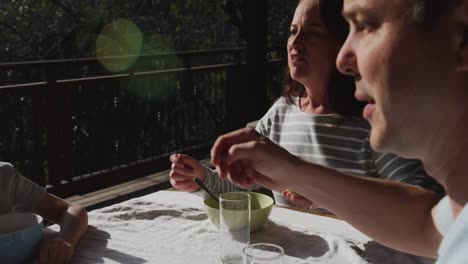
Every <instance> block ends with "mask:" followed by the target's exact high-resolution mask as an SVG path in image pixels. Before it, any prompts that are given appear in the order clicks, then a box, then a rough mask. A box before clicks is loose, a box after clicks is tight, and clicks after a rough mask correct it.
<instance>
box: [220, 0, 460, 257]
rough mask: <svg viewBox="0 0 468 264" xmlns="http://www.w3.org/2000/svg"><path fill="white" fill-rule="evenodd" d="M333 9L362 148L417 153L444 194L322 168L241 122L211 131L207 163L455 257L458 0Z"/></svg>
mask: <svg viewBox="0 0 468 264" xmlns="http://www.w3.org/2000/svg"><path fill="white" fill-rule="evenodd" d="M343 14H344V16H345V18H346V19H347V21H348V22H349V24H350V34H349V36H348V39H347V41H346V43H345V44H344V46H343V47H342V50H341V51H340V55H339V57H338V60H337V66H338V68H339V69H340V70H341V71H342V72H345V73H348V74H351V75H353V76H355V78H356V86H357V91H356V97H357V98H358V99H360V100H364V101H367V102H368V105H367V106H366V108H365V109H364V111H363V116H364V117H365V118H366V119H368V121H369V122H370V123H371V126H372V132H371V138H370V141H371V145H372V147H373V148H375V149H376V150H377V151H379V152H393V153H395V154H397V155H400V156H403V157H407V158H418V159H421V160H422V162H423V164H424V166H425V169H426V171H427V172H428V173H429V175H431V176H433V177H435V178H436V179H437V180H438V181H439V182H441V183H442V184H443V185H444V186H445V188H446V190H447V193H448V197H446V198H444V199H443V200H442V201H441V202H440V203H439V204H438V199H437V198H436V197H434V196H433V195H432V194H430V193H429V192H427V191H424V190H422V189H419V188H416V187H412V186H408V185H404V184H398V183H392V182H386V181H382V180H372V179H364V178H357V177H349V176H348V177H342V176H341V175H339V174H336V175H334V176H330V175H331V174H330V172H328V177H323V175H324V174H323V173H322V172H323V171H325V170H327V171H328V170H329V169H327V168H323V167H320V166H317V165H314V164H309V163H306V162H304V161H302V160H300V159H298V158H295V157H294V156H292V155H290V154H289V153H287V152H286V151H285V150H284V149H281V148H279V147H278V146H275V145H274V144H272V143H271V142H270V141H269V140H267V139H265V138H264V137H261V136H260V135H258V134H257V133H255V132H254V131H252V130H248V129H243V130H239V131H235V132H232V133H230V134H227V135H225V136H222V137H220V138H219V139H218V140H217V142H216V143H215V145H214V146H213V149H212V161H213V164H214V165H215V166H216V167H217V169H218V170H219V171H220V176H221V177H228V178H229V179H230V180H231V181H234V182H237V183H238V184H241V185H244V186H248V185H251V184H253V183H255V182H256V183H258V184H261V185H265V186H268V185H279V186H282V187H283V188H292V189H294V190H295V191H297V192H298V193H300V194H302V195H303V196H305V197H306V198H308V199H310V200H312V201H314V202H316V203H317V204H319V205H321V206H322V207H325V208H327V209H329V210H330V211H332V212H334V213H335V214H337V215H339V216H340V217H341V218H343V219H344V220H346V221H348V222H349V223H350V224H352V225H354V226H355V227H356V228H358V229H360V230H361V231H362V232H363V233H366V234H367V235H369V236H370V237H372V238H374V239H375V240H377V241H380V242H381V243H383V244H386V245H388V246H390V247H393V248H396V249H399V250H402V251H406V252H410V253H413V254H418V255H424V256H429V257H433V258H437V257H438V263H465V262H466V257H465V256H463V255H464V254H467V253H465V252H468V240H467V239H468V237H467V234H468V208H465V209H463V208H464V207H466V206H465V204H466V202H467V201H468V192H467V191H466V190H467V188H468V176H467V175H465V173H466V171H467V170H468V146H467V145H468V138H467V136H466V135H467V134H468V122H466V120H468V103H466V102H467V101H468V100H467V99H468V89H467V88H468V0H387V1H381V0H345V2H344V10H343ZM287 175H294V176H295V177H287ZM304 175H308V177H307V176H304ZM310 175H314V176H313V177H311V176H310ZM351 199H352V201H350V200H351ZM344 201H346V202H344ZM396 212H398V213H396ZM436 226H437V227H436ZM441 233H442V234H444V237H443V241H442V236H443V235H441ZM441 241H442V243H441ZM438 250H439V251H438Z"/></svg>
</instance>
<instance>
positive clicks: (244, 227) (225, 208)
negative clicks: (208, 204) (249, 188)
mask: <svg viewBox="0 0 468 264" xmlns="http://www.w3.org/2000/svg"><path fill="white" fill-rule="evenodd" d="M219 231H220V236H221V263H223V264H242V262H243V256H242V250H243V249H244V248H245V247H246V246H247V245H249V243H250V195H249V194H247V193H243V192H229V193H223V194H221V195H220V196H219Z"/></svg>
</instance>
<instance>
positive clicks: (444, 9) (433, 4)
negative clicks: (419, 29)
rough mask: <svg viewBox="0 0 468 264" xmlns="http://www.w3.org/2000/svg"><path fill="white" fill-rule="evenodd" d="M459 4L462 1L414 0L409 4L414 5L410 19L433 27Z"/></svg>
mask: <svg viewBox="0 0 468 264" xmlns="http://www.w3.org/2000/svg"><path fill="white" fill-rule="evenodd" d="M459 3H460V0H413V1H411V2H409V4H411V5H412V7H411V8H409V10H410V12H411V13H410V19H411V21H412V22H415V23H418V24H422V25H425V26H428V27H432V26H434V24H436V23H437V22H438V21H439V20H440V18H442V17H443V16H446V15H448V14H449V13H450V12H451V11H452V10H453V9H454V8H455V7H456V6H457V5H458V4H459Z"/></svg>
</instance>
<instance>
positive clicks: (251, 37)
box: [244, 0, 268, 125]
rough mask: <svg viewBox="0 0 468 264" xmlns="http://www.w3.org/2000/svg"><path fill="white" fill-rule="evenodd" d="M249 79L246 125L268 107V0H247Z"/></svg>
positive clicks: (245, 97) (257, 117)
mask: <svg viewBox="0 0 468 264" xmlns="http://www.w3.org/2000/svg"><path fill="white" fill-rule="evenodd" d="M246 28H247V45H248V46H247V64H248V66H247V79H248V87H247V88H248V89H247V90H246V91H245V93H244V99H246V100H247V107H246V108H245V109H248V111H246V112H247V113H246V115H245V117H244V125H245V123H247V122H250V121H253V120H257V119H259V118H261V117H262V116H263V114H264V113H265V112H266V110H267V109H268V99H267V81H266V80H267V78H266V77H267V71H268V70H267V64H266V53H267V47H266V46H267V36H266V35H267V0H250V1H247V26H246Z"/></svg>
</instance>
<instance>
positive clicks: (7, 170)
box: [0, 162, 15, 182]
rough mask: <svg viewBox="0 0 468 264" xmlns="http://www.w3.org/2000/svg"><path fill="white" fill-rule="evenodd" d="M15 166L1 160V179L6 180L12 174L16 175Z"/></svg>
mask: <svg viewBox="0 0 468 264" xmlns="http://www.w3.org/2000/svg"><path fill="white" fill-rule="evenodd" d="M14 172H15V168H14V167H13V165H11V164H10V163H6V162H0V181H1V182H4V181H5V180H7V179H9V178H10V177H11V176H12V175H15V173H14Z"/></svg>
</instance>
